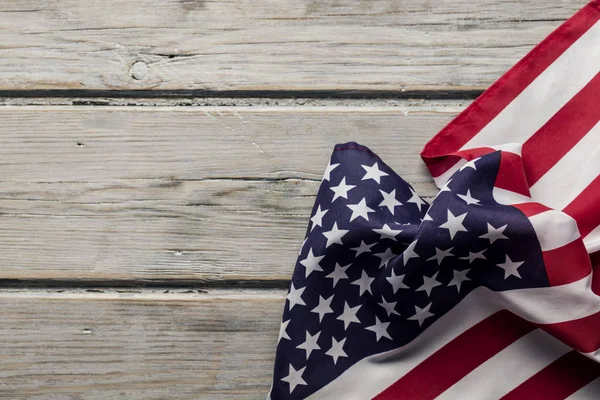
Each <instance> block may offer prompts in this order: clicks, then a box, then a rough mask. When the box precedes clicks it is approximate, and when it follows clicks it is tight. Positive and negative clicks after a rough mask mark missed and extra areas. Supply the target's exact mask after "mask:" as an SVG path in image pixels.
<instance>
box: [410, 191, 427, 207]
mask: <svg viewBox="0 0 600 400" xmlns="http://www.w3.org/2000/svg"><path fill="white" fill-rule="evenodd" d="M409 189H410V192H411V193H412V197H411V198H410V199H408V200H406V202H407V203H414V204H416V205H417V207H419V211H421V207H422V206H424V205H425V202H424V201H423V199H422V198H421V197H419V195H418V194H416V193H415V191H414V190H412V188H409Z"/></svg>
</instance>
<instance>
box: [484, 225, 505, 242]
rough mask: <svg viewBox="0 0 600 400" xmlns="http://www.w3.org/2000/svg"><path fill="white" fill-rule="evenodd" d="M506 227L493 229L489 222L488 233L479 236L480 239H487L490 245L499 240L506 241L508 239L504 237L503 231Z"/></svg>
mask: <svg viewBox="0 0 600 400" xmlns="http://www.w3.org/2000/svg"><path fill="white" fill-rule="evenodd" d="M506 227H507V225H504V226H501V227H500V228H494V227H493V226H492V225H491V224H490V223H489V222H488V224H487V229H488V233H486V234H484V235H481V236H479V237H480V238H481V239H488V240H489V241H490V244H492V243H494V242H495V241H496V240H500V239H508V237H506V236H504V230H505V229H506Z"/></svg>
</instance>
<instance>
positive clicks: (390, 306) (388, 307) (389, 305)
mask: <svg viewBox="0 0 600 400" xmlns="http://www.w3.org/2000/svg"><path fill="white" fill-rule="evenodd" d="M397 303H398V302H397V301H390V302H388V301H387V300H386V299H385V297H383V295H382V296H381V303H377V304H379V305H380V306H381V307H383V309H384V310H385V312H386V313H387V315H388V317H389V316H391V315H392V314H396V315H400V313H398V312H397V311H396V310H395V308H396V304H397Z"/></svg>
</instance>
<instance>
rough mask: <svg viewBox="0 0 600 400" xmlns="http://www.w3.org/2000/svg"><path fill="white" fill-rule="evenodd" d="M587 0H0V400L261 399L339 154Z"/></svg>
mask: <svg viewBox="0 0 600 400" xmlns="http://www.w3.org/2000/svg"><path fill="white" fill-rule="evenodd" d="M585 3H586V1H581V0H572V1H560V0H553V1H541V0H532V1H529V2H521V1H516V0H515V1H503V2H497V1H492V0H482V1H480V2H476V3H475V2H472V1H467V0H445V1H435V2H434V1H427V0H402V1H400V0H397V1H392V0H383V1H377V2H373V1H362V0H360V1H346V2H342V1H338V0H327V1H313V0H289V1H285V2H282V1H259V2H256V1H248V0H242V1H237V2H212V1H206V0H150V1H142V0H102V1H99V0H90V1H86V2H80V1H75V0H53V1H44V2H40V1H34V0H18V1H17V0H6V1H3V2H2V3H1V4H0V29H1V30H2V34H1V35H0V121H2V123H1V124H0V265H1V268H2V269H1V271H2V272H1V273H0V318H1V320H2V324H0V340H1V344H2V345H1V346H0V361H1V366H0V398H2V399H11V400H12V399H74V400H75V399H77V400H81V399H112V398H115V399H116V398H127V399H167V398H173V399H192V398H193V399H233V398H235V399H259V398H264V397H265V395H266V393H267V391H268V388H269V384H270V376H271V368H272V363H273V357H274V351H275V345H276V340H277V333H278V327H279V322H280V318H281V312H282V309H283V304H284V303H283V299H284V296H285V290H286V289H287V285H288V279H289V277H290V275H291V273H292V269H293V265H294V262H295V258H296V256H297V250H298V248H299V246H300V243H301V241H302V238H303V235H304V233H305V229H306V226H307V223H308V217H309V213H310V209H311V207H312V203H313V201H314V196H315V193H316V191H317V188H318V185H319V184H320V178H321V175H322V172H323V168H324V166H325V165H326V164H327V161H328V157H329V154H330V152H331V149H332V148H333V146H334V145H335V144H336V143H340V142H345V141H358V142H360V143H362V144H365V145H368V146H370V147H371V148H372V149H373V150H374V151H375V152H377V153H378V154H379V155H380V156H381V157H382V158H383V159H384V160H385V161H386V162H387V163H388V164H389V165H390V166H391V167H392V168H393V169H394V170H396V171H397V172H398V173H399V174H400V175H401V176H402V177H404V178H405V179H406V180H408V181H409V182H410V183H411V184H412V185H413V186H414V187H415V189H416V190H417V191H418V192H419V193H420V194H421V195H423V196H425V197H426V198H427V197H431V196H433V195H434V194H435V193H436V190H435V188H434V186H433V184H432V182H431V179H430V178H429V177H428V174H427V173H426V171H425V169H424V167H423V165H422V164H421V162H420V160H419V156H418V154H419V152H420V150H421V148H422V146H423V145H424V144H425V142H426V141H427V140H428V139H429V138H431V137H432V136H433V135H434V134H435V133H436V132H437V131H438V130H439V129H441V128H442V127H443V126H444V125H445V124H446V123H447V122H448V121H450V119H451V118H452V117H453V116H455V115H456V114H457V113H458V112H460V111H461V110H463V109H464V107H466V106H467V105H468V104H469V102H470V100H472V99H473V98H474V97H475V96H476V95H477V94H478V93H480V92H481V91H482V90H483V89H485V88H486V87H487V86H488V85H489V84H491V83H492V82H493V81H494V80H496V79H497V78H498V77H499V76H500V75H501V74H502V73H503V72H504V71H506V70H507V69H508V68H509V67H510V66H511V65H512V64H513V63H514V62H516V61H517V60H518V59H519V58H521V57H522V56H523V55H525V54H526V53H527V51H529V50H530V49H531V48H532V47H533V46H534V45H535V44H536V43H538V42H539V41H540V40H542V39H543V38H544V37H545V36H546V35H547V34H548V33H550V32H551V31H552V30H553V29H554V28H556V27H557V26H558V25H559V24H560V23H561V22H562V21H564V20H565V19H566V18H568V17H569V16H571V15H572V14H573V13H574V12H576V11H577V9H579V8H580V7H581V6H583V5H584V4H585Z"/></svg>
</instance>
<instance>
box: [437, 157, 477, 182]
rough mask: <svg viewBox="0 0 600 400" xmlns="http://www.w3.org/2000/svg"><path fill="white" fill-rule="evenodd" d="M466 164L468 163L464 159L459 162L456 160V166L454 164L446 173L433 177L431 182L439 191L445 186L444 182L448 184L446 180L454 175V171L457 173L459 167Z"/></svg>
mask: <svg viewBox="0 0 600 400" xmlns="http://www.w3.org/2000/svg"><path fill="white" fill-rule="evenodd" d="M467 162H468V161H467V160H465V159H464V158H461V159H460V160H458V161H457V162H456V164H454V165H453V166H452V167H450V168H449V169H448V170H447V171H446V172H444V173H443V174H441V175H440V176H437V177H436V176H434V177H433V181H434V182H435V185H436V186H437V187H439V188H440V189H441V188H442V187H443V186H444V185H445V184H446V182H448V179H450V177H451V176H452V175H454V173H455V172H456V171H458V170H459V169H460V167H462V166H463V165H465V164H466V163H467Z"/></svg>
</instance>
